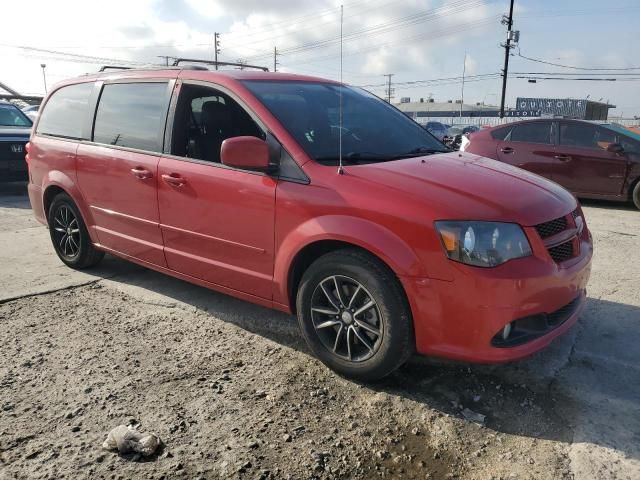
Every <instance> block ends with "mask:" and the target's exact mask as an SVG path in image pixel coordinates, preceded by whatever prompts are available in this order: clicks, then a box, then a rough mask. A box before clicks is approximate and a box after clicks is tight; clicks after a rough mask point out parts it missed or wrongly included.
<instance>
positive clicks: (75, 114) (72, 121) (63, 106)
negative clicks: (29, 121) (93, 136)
mask: <svg viewBox="0 0 640 480" xmlns="http://www.w3.org/2000/svg"><path fill="white" fill-rule="evenodd" d="M92 90H93V83H78V84H76V85H69V86H67V87H62V88H61V89H59V90H57V91H56V92H55V93H53V94H52V95H51V98H49V100H48V101H47V103H46V105H45V106H44V109H43V110H42V112H41V113H40V121H39V122H38V131H37V133H41V134H44V135H53V136H56V137H63V138H72V139H77V140H79V139H82V128H83V126H84V122H85V119H86V116H87V105H88V104H89V96H90V95H91V91H92Z"/></svg>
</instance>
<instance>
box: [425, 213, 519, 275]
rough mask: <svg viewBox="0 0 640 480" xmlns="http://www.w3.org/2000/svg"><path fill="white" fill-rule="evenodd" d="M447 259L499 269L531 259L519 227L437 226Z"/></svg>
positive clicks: (447, 223)
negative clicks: (504, 265) (514, 262)
mask: <svg viewBox="0 0 640 480" xmlns="http://www.w3.org/2000/svg"><path fill="white" fill-rule="evenodd" d="M436 229H437V230H438V233H439V234H440V238H441V239H442V245H443V246H444V249H445V252H446V253H447V256H448V257H449V258H450V259H451V260H455V261H456V262H462V263H466V264H467V265H474V266H476V267H496V266H498V265H501V264H503V263H504V262H506V261H508V260H512V259H514V258H520V257H527V256H529V255H531V245H529V241H528V240H527V236H526V235H525V234H524V232H523V231H522V228H520V226H519V225H516V224H515V223H498V222H453V221H451V222H450V221H442V222H436Z"/></svg>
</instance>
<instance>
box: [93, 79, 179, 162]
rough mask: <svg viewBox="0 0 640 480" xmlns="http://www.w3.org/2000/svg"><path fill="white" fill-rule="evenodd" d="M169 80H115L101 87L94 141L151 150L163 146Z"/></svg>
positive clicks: (159, 149)
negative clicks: (116, 81) (137, 81)
mask: <svg viewBox="0 0 640 480" xmlns="http://www.w3.org/2000/svg"><path fill="white" fill-rule="evenodd" d="M166 90H167V84H166V82H154V83H113V84H107V85H105V86H104V88H103V89H102V94H101V95H100V101H99V102H98V111H97V112H96V120H95V126H94V129H93V141H94V142H97V143H104V144H107V145H118V146H122V147H129V148H136V149H139V150H147V151H150V152H160V151H161V150H162V131H163V130H164V128H163V127H164V123H165V119H166V114H167V108H166Z"/></svg>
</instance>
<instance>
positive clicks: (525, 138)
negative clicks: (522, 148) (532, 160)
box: [509, 122, 551, 144]
mask: <svg viewBox="0 0 640 480" xmlns="http://www.w3.org/2000/svg"><path fill="white" fill-rule="evenodd" d="M509 140H511V141H512V142H529V143H547V144H550V143H551V122H532V123H522V124H520V125H514V127H513V129H512V130H511V136H510V138H509Z"/></svg>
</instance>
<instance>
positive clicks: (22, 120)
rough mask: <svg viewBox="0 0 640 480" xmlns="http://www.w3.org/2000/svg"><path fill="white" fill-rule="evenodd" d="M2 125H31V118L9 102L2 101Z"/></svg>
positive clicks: (0, 117) (0, 122)
mask: <svg viewBox="0 0 640 480" xmlns="http://www.w3.org/2000/svg"><path fill="white" fill-rule="evenodd" d="M0 126H3V127H30V126H31V120H29V119H28V118H27V116H26V115H25V114H24V113H22V112H21V111H20V109H19V108H18V107H15V106H13V105H11V104H9V103H4V104H3V103H0Z"/></svg>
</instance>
